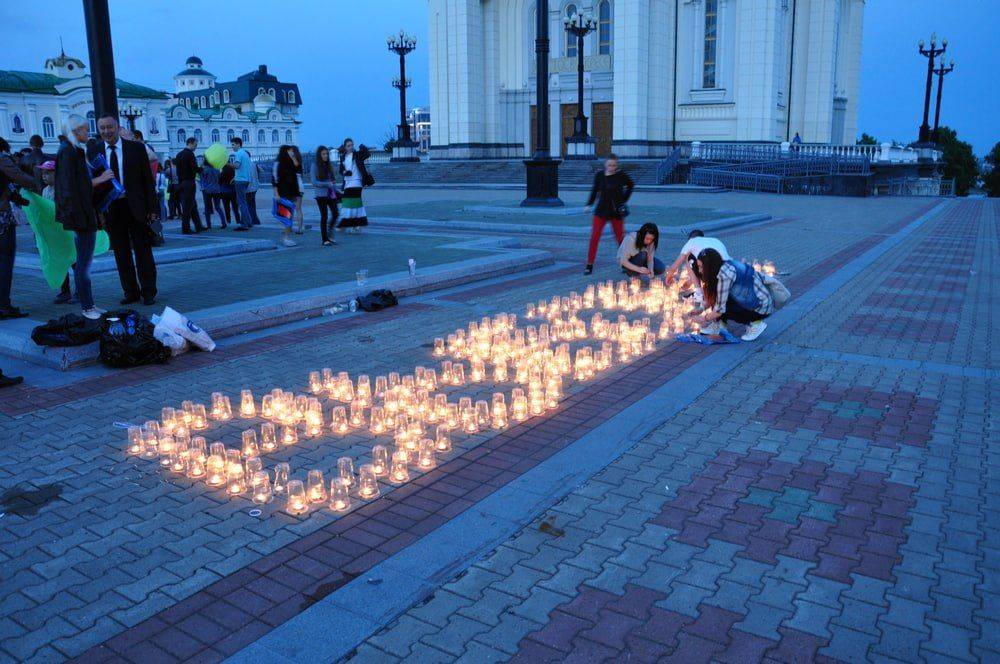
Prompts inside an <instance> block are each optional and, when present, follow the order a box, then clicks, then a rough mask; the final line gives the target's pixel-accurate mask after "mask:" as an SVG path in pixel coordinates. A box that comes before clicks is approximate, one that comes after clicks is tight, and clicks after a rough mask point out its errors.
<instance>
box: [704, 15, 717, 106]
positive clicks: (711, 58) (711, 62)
mask: <svg viewBox="0 0 1000 664" xmlns="http://www.w3.org/2000/svg"><path fill="white" fill-rule="evenodd" d="M718 26H719V0H705V50H704V59H703V60H702V65H701V87H703V88H714V87H715V73H716V70H715V53H716V37H717V35H718Z"/></svg>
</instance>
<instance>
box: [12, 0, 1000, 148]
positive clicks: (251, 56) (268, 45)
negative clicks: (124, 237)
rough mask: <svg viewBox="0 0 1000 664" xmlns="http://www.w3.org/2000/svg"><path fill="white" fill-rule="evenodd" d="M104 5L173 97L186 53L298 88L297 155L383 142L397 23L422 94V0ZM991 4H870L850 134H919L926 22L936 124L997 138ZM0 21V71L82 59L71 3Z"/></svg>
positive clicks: (988, 0)
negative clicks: (936, 95) (940, 79)
mask: <svg viewBox="0 0 1000 664" xmlns="http://www.w3.org/2000/svg"><path fill="white" fill-rule="evenodd" d="M740 1H741V2H746V1H751V0H740ZM110 6H111V21H112V27H111V31H112V37H113V39H114V46H115V68H116V73H117V75H118V77H119V78H123V79H126V80H129V81H133V82H135V83H141V84H143V85H148V86H150V87H155V88H159V89H163V90H170V91H172V90H173V80H172V79H171V77H172V76H173V75H174V74H175V73H177V72H178V71H180V70H181V69H183V68H184V60H185V59H187V57H188V56H189V55H192V54H194V55H198V56H199V57H201V59H202V60H204V62H205V68H206V69H208V70H209V71H210V72H212V73H213V74H215V75H216V76H218V77H219V80H233V79H234V78H235V77H236V76H238V75H240V74H243V73H246V72H248V71H250V70H252V69H255V68H256V67H257V65H258V64H262V63H266V64H267V65H268V67H269V69H270V71H271V72H272V73H274V74H275V75H276V76H278V78H279V79H281V80H287V81H292V82H296V83H298V84H299V89H300V91H301V92H302V96H303V99H304V104H303V106H302V113H301V116H300V117H301V119H302V121H303V123H304V125H303V128H302V132H301V137H302V143H303V146H302V147H303V148H304V149H313V147H314V146H315V144H318V143H326V144H328V145H329V144H339V143H340V140H341V139H342V138H343V137H344V136H346V135H352V136H353V137H354V138H355V139H357V140H359V141H363V142H368V143H380V142H381V139H382V137H383V135H384V134H385V133H386V132H387V131H389V130H390V129H392V128H393V127H394V125H395V123H396V122H398V119H397V118H396V115H397V114H398V108H399V102H398V97H397V92H396V90H395V89H394V88H392V87H391V85H390V82H391V81H392V77H393V75H395V74H398V60H397V59H396V57H395V56H394V55H392V54H390V53H389V52H388V51H387V50H386V47H385V37H386V35H388V34H389V33H390V32H394V31H398V30H399V29H400V28H405V29H406V30H407V31H408V32H410V33H412V34H414V35H416V37H417V40H418V42H417V50H416V51H415V52H414V53H413V54H411V55H410V56H409V57H408V58H407V74H408V75H409V76H410V77H411V78H412V79H413V87H412V88H410V90H409V94H408V99H407V102H408V105H410V106H413V105H421V104H426V103H427V100H428V97H429V90H428V85H427V2H426V0H283V1H281V2H258V1H257V0H250V1H249V2H248V1H246V0H211V1H206V0H141V1H136V0H111V1H110ZM998 9H1000V3H998V2H996V0H948V1H947V2H942V1H941V0H868V2H867V4H866V10H865V25H864V45H863V53H862V59H861V66H862V73H861V100H860V113H859V115H860V119H859V127H858V130H859V132H861V131H866V132H868V133H869V134H872V135H874V136H875V137H876V138H878V139H879V140H880V141H882V140H892V139H896V140H900V141H904V142H909V141H911V140H915V139H916V132H917V127H918V125H919V124H920V114H921V112H922V108H923V106H922V105H923V90H924V84H923V81H924V74H925V71H926V69H925V67H926V62H927V61H926V60H925V59H924V58H923V57H921V56H919V55H917V53H916V42H917V40H918V39H920V38H921V37H923V38H924V39H927V38H929V36H930V33H931V32H932V31H934V30H937V32H938V34H939V35H943V36H946V37H948V39H949V44H950V46H949V53H948V57H954V58H955V61H956V69H955V71H954V72H952V73H951V74H950V75H948V76H947V77H946V79H945V90H944V94H945V96H944V103H943V104H942V123H943V124H947V125H949V126H952V127H954V128H956V129H957V130H958V133H959V137H961V138H963V139H964V140H967V141H969V142H971V143H972V144H973V147H974V148H975V151H976V153H977V154H979V155H982V154H984V153H985V152H987V151H988V150H989V148H990V147H991V146H992V145H993V144H994V143H995V142H997V141H1000V127H998V126H997V123H996V122H995V120H994V119H995V118H996V109H997V108H1000V86H998V85H997V84H996V83H995V82H994V83H992V84H990V83H989V80H994V79H995V74H992V75H991V74H988V73H986V72H987V71H988V69H991V68H992V67H994V66H995V65H996V63H997V62H1000V43H998V40H997V39H996V38H995V30H996V28H997V27H998V26H1000V23H998V19H997V10H998ZM248 10H249V12H248ZM0 25H3V26H4V49H3V55H2V56H0V69H19V70H27V71H41V69H42V64H43V63H44V61H45V59H46V58H47V57H51V56H54V55H57V54H58V51H59V37H60V36H61V37H62V38H63V42H64V43H65V46H66V52H67V54H69V55H74V56H76V57H79V58H82V59H83V60H84V61H86V60H87V44H86V36H85V33H84V26H83V9H82V2H81V0H46V1H44V2H38V3H28V2H16V3H15V2H0ZM991 32H992V33H994V34H991ZM432 112H433V109H432ZM932 113H933V109H932ZM932 121H933V118H932Z"/></svg>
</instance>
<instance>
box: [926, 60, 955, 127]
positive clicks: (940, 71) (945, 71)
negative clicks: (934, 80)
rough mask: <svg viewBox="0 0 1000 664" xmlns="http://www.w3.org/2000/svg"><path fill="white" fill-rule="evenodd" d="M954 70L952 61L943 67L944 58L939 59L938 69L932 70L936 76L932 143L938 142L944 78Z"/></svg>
mask: <svg viewBox="0 0 1000 664" xmlns="http://www.w3.org/2000/svg"><path fill="white" fill-rule="evenodd" d="M954 68H955V61H954V60H952V61H951V62H950V63H948V66H947V67H945V65H944V58H941V60H940V64H939V65H938V68H937V69H935V70H934V73H935V74H937V77H938V91H937V106H935V107H934V131H933V132H931V140H932V141H933V142H934V143H937V142H938V122H940V120H941V90H943V89H944V77H945V75H946V74H950V73H951V71H952V70H953V69H954Z"/></svg>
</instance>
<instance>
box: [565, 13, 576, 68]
mask: <svg viewBox="0 0 1000 664" xmlns="http://www.w3.org/2000/svg"><path fill="white" fill-rule="evenodd" d="M575 13H576V5H566V11H564V12H563V14H564V15H565V16H567V17H570V16H573V14H575ZM563 33H564V34H565V35H566V57H567V58H575V57H576V35H574V34H573V33H571V32H569V31H568V30H563Z"/></svg>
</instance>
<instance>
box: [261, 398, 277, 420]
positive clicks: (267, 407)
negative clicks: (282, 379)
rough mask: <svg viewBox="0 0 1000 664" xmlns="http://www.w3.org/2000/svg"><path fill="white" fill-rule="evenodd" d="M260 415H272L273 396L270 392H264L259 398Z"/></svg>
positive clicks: (268, 416) (267, 416)
mask: <svg viewBox="0 0 1000 664" xmlns="http://www.w3.org/2000/svg"><path fill="white" fill-rule="evenodd" d="M260 415H261V417H266V418H272V417H274V397H273V396H272V395H270V394H265V395H264V396H263V397H262V398H261V400H260Z"/></svg>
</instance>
